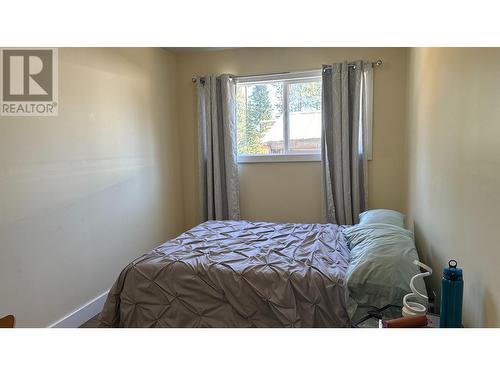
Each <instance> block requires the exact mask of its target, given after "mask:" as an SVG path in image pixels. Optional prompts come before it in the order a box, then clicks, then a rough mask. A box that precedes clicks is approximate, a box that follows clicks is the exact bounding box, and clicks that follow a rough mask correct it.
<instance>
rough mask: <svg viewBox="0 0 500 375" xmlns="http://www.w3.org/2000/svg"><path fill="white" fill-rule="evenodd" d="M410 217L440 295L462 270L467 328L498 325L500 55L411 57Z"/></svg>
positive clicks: (457, 52) (470, 52)
mask: <svg viewBox="0 0 500 375" xmlns="http://www.w3.org/2000/svg"><path fill="white" fill-rule="evenodd" d="M409 62H410V64H409V82H410V83H409V111H408V118H409V133H408V139H409V147H408V155H409V158H408V161H409V165H408V168H409V191H410V193H409V202H408V206H409V213H410V214H409V217H410V221H413V223H414V227H415V234H416V241H417V246H418V248H419V251H420V252H421V255H422V257H423V259H424V261H426V262H429V263H430V264H431V265H432V267H433V268H434V271H435V273H434V277H433V282H432V287H433V288H434V289H435V290H437V291H438V290H439V279H440V276H441V274H442V267H443V266H444V265H445V264H446V263H447V261H448V260H449V259H451V258H454V259H456V260H457V261H458V264H459V266H460V267H463V269H464V280H465V281H464V285H465V287H464V307H463V313H464V324H465V325H466V326H473V327H480V326H483V325H485V326H488V327H494V326H497V327H498V326H499V325H500V312H499V310H500V289H499V285H500V273H499V267H498V265H499V264H500V249H499V245H498V235H497V233H498V223H499V220H498V217H499V216H498V215H499V212H500V173H499V171H500V147H499V140H500V125H499V124H500V111H499V98H500V68H499V67H500V49H498V48H491V49H479V48H453V49H448V48H417V49H413V50H412V51H411V52H410V57H409Z"/></svg>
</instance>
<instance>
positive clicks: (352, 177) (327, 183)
mask: <svg viewBox="0 0 500 375" xmlns="http://www.w3.org/2000/svg"><path fill="white" fill-rule="evenodd" d="M322 71H323V74H322V76H323V77H322V84H323V93H322V103H323V104H322V112H323V113H322V145H321V165H322V190H323V191H322V194H323V215H324V219H325V221H326V222H329V223H336V224H349V225H351V224H355V223H357V222H358V216H359V213H360V212H362V211H364V210H365V209H366V207H367V200H368V181H367V180H368V178H367V176H368V175H367V155H366V148H367V144H368V139H367V124H368V123H371V121H368V118H369V116H371V113H370V110H371V105H370V104H369V103H370V102H371V97H370V96H371V90H370V89H371V87H372V86H371V82H372V65H371V63H368V62H362V61H357V62H355V63H354V67H349V64H348V63H347V62H344V63H338V64H332V65H323V69H322ZM367 88H368V90H367Z"/></svg>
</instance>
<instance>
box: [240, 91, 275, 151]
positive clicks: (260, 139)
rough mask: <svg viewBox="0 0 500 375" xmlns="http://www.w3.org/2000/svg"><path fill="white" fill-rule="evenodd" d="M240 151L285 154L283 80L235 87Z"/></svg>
mask: <svg viewBox="0 0 500 375" xmlns="http://www.w3.org/2000/svg"><path fill="white" fill-rule="evenodd" d="M236 103H237V108H236V114H237V141H238V154H240V155H256V154H257V155H258V154H282V153H283V152H284V135H283V83H281V82H280V83H267V84H253V85H238V86H237V88H236Z"/></svg>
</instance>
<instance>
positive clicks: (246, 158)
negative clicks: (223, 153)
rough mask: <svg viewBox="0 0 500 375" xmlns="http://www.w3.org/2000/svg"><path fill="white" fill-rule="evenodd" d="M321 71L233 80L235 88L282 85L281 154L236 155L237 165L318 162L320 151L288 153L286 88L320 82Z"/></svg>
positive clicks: (288, 127)
mask: <svg viewBox="0 0 500 375" xmlns="http://www.w3.org/2000/svg"><path fill="white" fill-rule="evenodd" d="M321 76H322V75H321V70H309V71H304V72H295V73H278V74H267V75H255V76H244V77H237V78H235V86H236V88H237V86H238V85H239V86H244V85H247V86H248V85H256V84H270V83H277V82H282V83H283V143H284V151H285V152H284V153H283V154H261V155H259V154H242V155H240V154H238V163H282V162H318V161H321V151H318V152H314V153H290V150H289V148H290V116H289V112H290V111H289V98H288V87H289V85H290V84H294V83H303V82H319V83H322V82H321Z"/></svg>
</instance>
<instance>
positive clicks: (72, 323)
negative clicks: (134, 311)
mask: <svg viewBox="0 0 500 375" xmlns="http://www.w3.org/2000/svg"><path fill="white" fill-rule="evenodd" d="M108 292H109V290H107V291H105V292H104V293H102V294H101V295H99V296H97V297H96V298H94V299H93V300H92V301H89V302H87V303H86V304H85V305H83V306H82V307H80V308H78V309H76V310H75V311H73V312H72V313H71V314H68V315H66V316H65V317H64V318H62V319H60V320H58V321H57V322H55V323H52V324H51V325H50V326H49V328H78V327H80V326H81V325H82V324H83V323H85V322H87V321H88V320H89V319H91V318H93V317H94V316H96V315H97V314H99V313H100V312H101V310H102V307H103V306H104V302H106V298H107V296H108Z"/></svg>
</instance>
